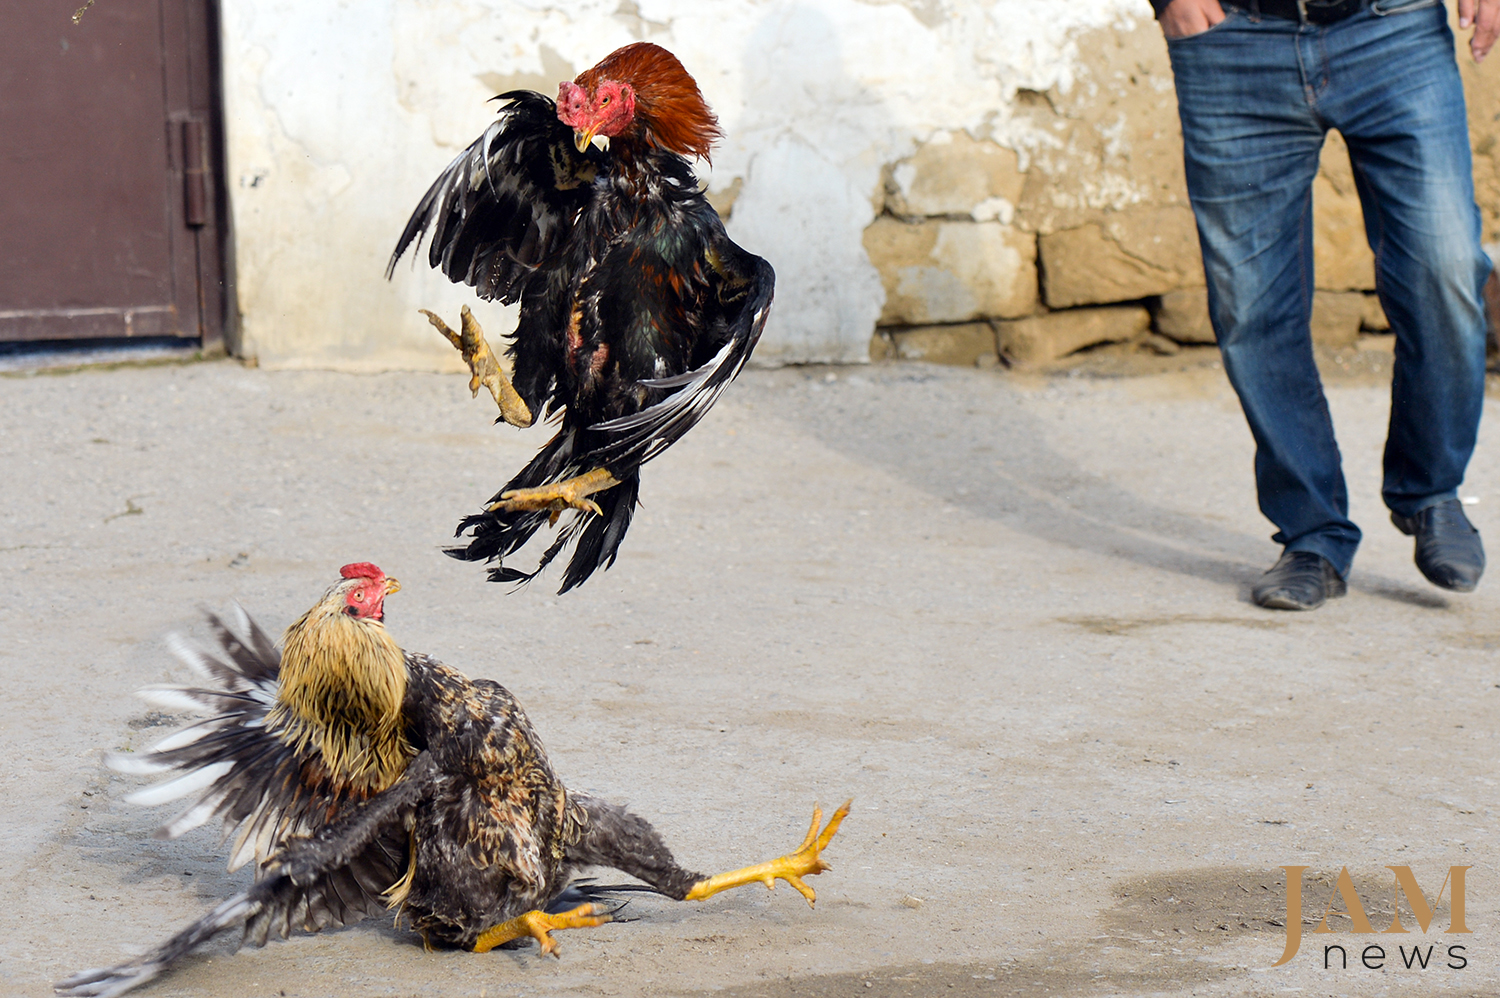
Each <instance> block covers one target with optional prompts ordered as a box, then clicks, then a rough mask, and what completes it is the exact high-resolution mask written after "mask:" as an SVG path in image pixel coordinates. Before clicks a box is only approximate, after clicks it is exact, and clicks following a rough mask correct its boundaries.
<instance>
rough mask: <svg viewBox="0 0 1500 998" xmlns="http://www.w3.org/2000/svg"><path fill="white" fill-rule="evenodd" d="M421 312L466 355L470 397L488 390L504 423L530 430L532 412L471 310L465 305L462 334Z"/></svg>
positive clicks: (462, 316) (462, 315)
mask: <svg viewBox="0 0 1500 998" xmlns="http://www.w3.org/2000/svg"><path fill="white" fill-rule="evenodd" d="M421 312H422V314H423V315H425V316H427V321H428V322H430V323H432V324H433V326H434V327H435V328H436V329H437V331H438V332H440V333H442V334H443V335H444V336H446V337H447V338H448V342H449V343H452V344H453V345H454V346H455V347H456V348H457V349H458V352H459V353H461V354H462V355H463V358H464V363H465V364H468V365H469V371H470V372H471V373H472V374H473V377H471V378H470V379H469V391H470V393H471V394H473V395H475V396H477V395H478V394H479V388H480V386H481V385H482V386H484V387H485V388H488V389H489V390H490V394H491V395H493V396H494V397H495V404H496V405H498V406H499V407H500V418H501V419H503V420H505V421H506V422H507V423H509V424H510V425H511V426H519V427H522V428H525V427H527V426H530V425H531V419H532V417H531V410H530V409H529V408H528V407H527V405H526V403H525V401H523V400H522V398H521V396H520V395H518V394H517V393H516V389H515V386H514V385H512V384H511V383H510V379H509V378H507V377H506V376H505V372H504V371H502V370H500V362H499V361H498V360H496V359H495V353H494V351H492V350H491V349H490V344H489V341H487V340H486V339H485V338H484V330H483V329H480V328H479V320H477V319H475V318H474V313H472V312H470V311H469V306H467V305H465V306H464V307H463V312H462V313H460V319H459V325H460V327H461V328H462V329H463V332H462V333H455V332H454V331H453V330H452V329H451V328H450V327H449V325H448V324H447V323H446V322H444V321H443V320H442V319H440V318H439V317H438V316H436V315H434V314H433V313H431V312H429V311H427V309H425V308H424V309H421Z"/></svg>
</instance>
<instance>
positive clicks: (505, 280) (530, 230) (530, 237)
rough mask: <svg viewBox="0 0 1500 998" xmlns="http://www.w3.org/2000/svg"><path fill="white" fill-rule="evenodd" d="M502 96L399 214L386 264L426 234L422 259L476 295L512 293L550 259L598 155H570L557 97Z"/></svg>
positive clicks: (504, 297)
mask: <svg viewBox="0 0 1500 998" xmlns="http://www.w3.org/2000/svg"><path fill="white" fill-rule="evenodd" d="M500 99H502V100H505V101H508V102H509V103H508V104H507V105H506V106H505V107H504V108H502V109H501V111H500V117H499V118H498V119H497V120H496V121H495V122H494V123H493V124H491V125H490V126H489V127H488V128H486V129H485V130H484V134H482V135H481V136H480V137H479V138H478V139H477V140H476V141H475V142H474V143H473V144H472V145H470V146H469V148H467V149H465V150H464V151H463V152H462V153H460V154H459V155H458V157H457V158H455V159H454V160H453V162H452V163H450V164H448V167H447V169H445V170H444V171H443V172H442V173H441V174H440V175H439V176H438V178H437V180H436V181H434V182H433V184H432V186H431V187H429V188H428V189H427V193H426V194H425V195H423V196H422V200H421V201H420V202H419V203H418V204H417V209H416V211H414V212H412V215H411V218H410V219H408V220H407V223H406V228H405V229H404V230H403V231H402V233H401V238H400V239H399V240H398V241H397V243H396V250H395V252H394V253H392V254H391V260H390V263H389V264H388V265H387V266H386V276H387V277H390V276H391V274H392V273H393V272H394V270H395V267H396V261H397V260H399V259H400V258H401V255H402V254H403V253H404V252H406V248H407V247H408V246H410V245H411V244H412V243H413V242H416V243H417V244H419V245H420V243H421V239H422V236H423V235H424V234H425V233H428V232H429V231H430V232H431V235H432V240H431V243H430V244H429V246H428V251H427V259H428V262H429V263H430V264H431V265H432V266H433V267H435V268H437V269H439V270H441V271H442V272H443V273H444V274H445V275H447V277H448V279H449V280H451V281H454V282H455V283H463V284H467V285H470V286H471V287H473V288H474V289H475V290H476V291H478V292H479V295H480V297H483V298H498V299H500V300H501V301H504V302H507V303H510V302H514V301H516V300H517V299H518V298H519V297H520V295H521V291H522V289H523V285H524V284H525V280H526V278H527V277H528V276H529V275H530V273H531V272H532V271H534V270H536V269H538V268H542V267H546V266H549V265H551V264H552V263H553V262H554V261H555V260H556V258H557V255H558V253H559V251H560V250H561V248H562V247H563V246H564V245H565V244H566V243H567V241H568V238H569V237H570V236H571V234H572V231H573V225H574V222H575V220H576V218H577V216H578V212H579V210H580V209H581V208H583V207H584V206H585V205H586V204H587V203H588V201H589V196H590V185H591V184H592V183H593V180H594V177H595V175H596V174H597V172H598V168H599V167H598V157H599V153H598V152H596V151H595V150H594V149H593V148H592V147H590V149H589V150H588V152H587V153H580V152H578V151H577V149H575V148H574V146H573V130H572V129H570V128H568V127H567V126H566V125H564V124H563V123H562V122H560V121H558V120H557V105H556V104H555V103H554V102H553V101H552V100H551V99H549V98H547V97H543V96H542V95H541V94H537V93H532V92H531V91H528V90H513V91H511V92H510V93H507V94H502V95H501V98H500Z"/></svg>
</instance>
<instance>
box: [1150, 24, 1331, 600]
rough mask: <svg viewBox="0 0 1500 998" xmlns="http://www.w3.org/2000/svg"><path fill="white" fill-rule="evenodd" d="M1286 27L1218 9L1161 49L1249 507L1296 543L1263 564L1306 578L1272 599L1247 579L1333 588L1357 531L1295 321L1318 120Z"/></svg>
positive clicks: (1303, 308) (1305, 261)
mask: <svg viewBox="0 0 1500 998" xmlns="http://www.w3.org/2000/svg"><path fill="white" fill-rule="evenodd" d="M1297 33H1298V27H1297V25H1296V24H1295V23H1293V22H1290V21H1285V20H1277V19H1274V18H1262V19H1261V20H1260V21H1258V22H1256V21H1253V20H1252V19H1251V18H1250V17H1248V16H1247V15H1246V14H1244V13H1243V12H1239V11H1234V10H1230V11H1229V16H1228V17H1227V18H1226V19H1225V20H1224V21H1223V22H1222V23H1221V24H1220V25H1218V26H1217V27H1216V28H1214V29H1213V30H1212V31H1209V32H1207V33H1205V34H1202V35H1195V36H1192V37H1190V38H1187V39H1183V40H1180V41H1173V42H1170V43H1169V50H1170V53H1171V56H1172V69H1173V73H1174V75H1175V77H1176V83H1177V100H1178V108H1179V111H1180V114H1181V118H1182V132H1183V151H1184V160H1185V163H1186V167H1187V182H1188V193H1189V195H1190V196H1191V198H1192V203H1193V211H1194V213H1195V215H1196V217H1197V220H1198V233H1199V239H1200V242H1201V245H1202V248H1203V261H1204V272H1205V275H1206V278H1207V282H1208V294H1209V311H1210V314H1211V317H1212V319H1213V324H1214V330H1215V333H1216V335H1217V337H1218V340H1219V347H1220V350H1221V351H1222V354H1223V358H1224V368H1225V371H1226V373H1227V374H1228V375H1229V380H1230V382H1231V384H1233V386H1234V389H1235V391H1236V392H1237V393H1238V394H1239V397H1240V403H1241V405H1242V406H1243V407H1244V411H1245V417H1246V419H1247V421H1248V422H1249V424H1250V430H1251V433H1252V434H1253V435H1254V437H1255V443H1256V455H1255V477H1256V486H1257V490H1258V493H1259V499H1260V508H1261V511H1262V512H1263V513H1265V515H1266V517H1267V518H1268V519H1270V520H1271V522H1272V523H1274V524H1275V525H1276V526H1277V528H1278V530H1277V533H1276V534H1275V535H1274V536H1273V538H1272V539H1273V540H1276V541H1278V542H1279V543H1281V544H1284V545H1285V546H1286V549H1287V554H1288V555H1291V554H1297V555H1300V556H1301V557H1300V558H1299V559H1296V561H1297V562H1298V565H1296V566H1288V565H1287V564H1286V563H1287V558H1286V557H1284V558H1283V562H1282V563H1278V566H1277V569H1275V570H1273V572H1279V571H1282V570H1283V569H1284V568H1295V569H1296V570H1297V571H1300V572H1301V573H1302V574H1303V575H1304V576H1307V580H1308V581H1309V582H1310V584H1313V585H1314V588H1315V589H1316V590H1317V591H1316V592H1313V593H1311V594H1310V595H1309V597H1308V598H1307V599H1305V600H1304V599H1297V598H1294V599H1291V600H1289V601H1286V602H1278V601H1276V600H1275V599H1274V598H1273V599H1270V600H1268V599H1265V598H1262V597H1263V596H1264V594H1263V593H1262V592H1261V588H1262V587H1257V593H1256V597H1257V601H1258V602H1262V603H1263V604H1264V605H1272V606H1285V607H1287V608H1310V607H1312V606H1316V605H1317V604H1318V603H1321V602H1322V599H1323V597H1324V596H1325V595H1341V594H1342V588H1343V582H1342V577H1343V576H1345V575H1347V573H1348V571H1349V566H1350V563H1351V562H1352V561H1353V558H1354V551H1355V549H1356V548H1357V547H1358V545H1359V539H1360V533H1359V528H1358V527H1356V526H1355V525H1354V524H1353V523H1352V522H1350V520H1349V517H1348V497H1347V493H1346V491H1345V486H1344V478H1343V472H1342V470H1341V468H1340V459H1339V451H1338V444H1337V443H1336V442H1335V440H1334V435H1333V423H1332V420H1331V419H1330V417H1329V413H1328V403H1327V400H1326V399H1325V398H1324V396H1323V387H1322V383H1321V381H1320V380H1319V378H1318V372H1317V367H1316V365H1315V363H1314V361H1313V352H1312V340H1311V333H1310V330H1309V326H1308V321H1309V316H1310V314H1311V309H1312V293H1313V271H1312V193H1311V191H1312V179H1313V176H1314V175H1315V174H1316V172H1317V168H1318V152H1319V150H1320V149H1321V147H1322V144H1323V137H1324V130H1325V125H1324V124H1323V122H1322V121H1321V120H1320V119H1319V118H1318V116H1317V115H1316V114H1315V113H1314V111H1313V109H1312V107H1311V106H1310V104H1309V98H1308V90H1307V86H1306V82H1305V80H1304V74H1303V71H1302V67H1301V63H1300V60H1299V58H1298V51H1297ZM1318 558H1321V559H1323V560H1325V561H1326V562H1327V563H1328V568H1327V569H1326V570H1325V569H1323V568H1321V567H1320V564H1321V563H1320V562H1319V561H1318V560H1317V559H1318ZM1314 572H1316V573H1318V574H1317V576H1316V577H1314V576H1313V574H1312V573H1314ZM1335 573H1336V574H1335Z"/></svg>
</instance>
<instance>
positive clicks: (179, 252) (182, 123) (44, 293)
mask: <svg viewBox="0 0 1500 998" xmlns="http://www.w3.org/2000/svg"><path fill="white" fill-rule="evenodd" d="M0 2H3V5H4V8H5V12H4V14H3V15H0V341H16V340H77V339H98V338H115V337H139V336H175V337H189V338H194V339H198V338H201V339H202V341H203V343H204V345H209V344H211V343H213V342H215V341H217V340H219V339H220V337H221V336H222V335H223V325H224V267H223V262H222V261H223V246H222V245H221V240H220V226H219V225H218V219H219V217H220V213H221V211H222V205H221V204H220V203H219V195H218V193H217V192H218V191H220V190H222V185H220V184H218V183H217V182H216V179H215V178H216V177H217V176H219V175H220V172H221V171H220V170H219V169H218V167H217V163H218V160H219V158H220V157H219V149H220V142H219V138H218V137H219V127H218V121H217V114H216V105H217V92H216V87H217V65H216V60H215V59H214V55H215V51H216V50H215V48H214V45H213V35H212V31H213V28H214V27H215V25H214V23H213V17H212V14H213V10H212V0H97V2H96V3H95V4H94V5H93V6H92V7H90V8H89V9H88V10H87V11H85V12H84V14H83V16H82V18H81V20H80V23H78V24H77V25H75V24H74V23H73V22H72V20H71V15H72V13H73V11H74V10H75V9H77V8H78V7H79V6H80V3H81V2H82V0H0Z"/></svg>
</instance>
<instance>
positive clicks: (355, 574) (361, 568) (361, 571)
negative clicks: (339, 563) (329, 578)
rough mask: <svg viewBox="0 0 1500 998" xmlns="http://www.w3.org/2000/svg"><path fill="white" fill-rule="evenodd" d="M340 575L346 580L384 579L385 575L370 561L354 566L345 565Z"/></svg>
mask: <svg viewBox="0 0 1500 998" xmlns="http://www.w3.org/2000/svg"><path fill="white" fill-rule="evenodd" d="M339 574H340V575H342V576H343V577H344V578H346V579H383V578H385V573H384V572H382V571H381V570H380V569H379V568H377V567H376V566H374V565H372V564H370V563H369V562H368V561H356V562H355V563H354V564H352V565H345V566H344V567H343V568H341V569H339Z"/></svg>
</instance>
